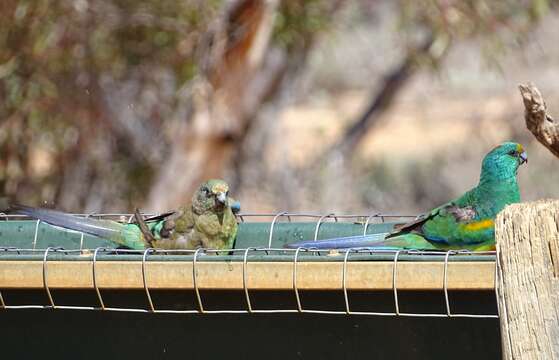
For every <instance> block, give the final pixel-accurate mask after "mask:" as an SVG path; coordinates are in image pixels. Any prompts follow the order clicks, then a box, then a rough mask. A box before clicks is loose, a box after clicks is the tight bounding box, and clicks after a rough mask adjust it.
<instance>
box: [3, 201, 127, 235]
mask: <svg viewBox="0 0 559 360" xmlns="http://www.w3.org/2000/svg"><path fill="white" fill-rule="evenodd" d="M10 210H11V211H12V212H15V213H17V214H22V215H27V216H29V217H32V218H34V219H38V220H41V221H43V222H46V223H48V224H51V225H54V226H59V227H61V228H64V229H70V230H74V231H80V232H83V233H86V234H90V235H94V236H98V237H101V238H105V239H116V238H119V237H120V235H121V233H122V229H123V225H121V224H118V223H116V222H114V221H110V220H100V219H88V218H84V217H80V216H74V215H70V214H66V213H63V212H61V211H56V210H50V209H42V208H34V207H30V206H25V205H12V206H11V207H10Z"/></svg>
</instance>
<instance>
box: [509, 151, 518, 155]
mask: <svg viewBox="0 0 559 360" xmlns="http://www.w3.org/2000/svg"><path fill="white" fill-rule="evenodd" d="M508 154H509V155H512V156H515V155H516V154H517V152H516V150H511V151H509V152H508Z"/></svg>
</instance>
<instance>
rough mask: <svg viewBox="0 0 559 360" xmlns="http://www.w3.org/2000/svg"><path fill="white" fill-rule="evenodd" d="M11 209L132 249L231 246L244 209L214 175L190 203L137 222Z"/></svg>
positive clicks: (32, 209)
mask: <svg viewBox="0 0 559 360" xmlns="http://www.w3.org/2000/svg"><path fill="white" fill-rule="evenodd" d="M11 210H12V211H14V212H16V213H19V214H24V215H27V216H30V217H32V218H35V219H39V220H41V221H44V222H46V223H49V224H51V225H55V226H59V227H62V228H65V229H70V230H75V231H80V232H84V233H87V234H91V235H95V236H98V237H102V238H105V239H108V240H111V241H113V242H115V243H116V244H118V245H120V246H124V247H127V248H131V249H145V248H148V247H154V248H164V249H196V248H202V247H203V248H212V249H230V248H232V247H233V243H234V241H235V236H236V235H237V221H236V219H235V215H234V213H235V212H238V211H239V210H240V205H239V203H238V202H236V201H235V200H233V199H232V198H230V197H229V185H228V184H227V183H226V182H225V181H223V180H219V179H211V180H208V181H206V182H205V183H203V184H202V185H201V186H200V187H199V188H198V190H197V191H196V192H195V193H194V195H193V196H192V203H191V204H190V205H186V206H183V207H181V208H179V209H178V210H176V211H173V212H168V213H165V214H161V215H158V216H154V217H151V218H147V219H143V218H141V216H136V220H137V223H129V224H124V223H120V222H117V221H112V220H102V219H91V218H84V217H79V216H73V215H70V214H66V213H63V212H59V211H55V210H48V209H40V208H32V207H28V206H23V205H12V206H11ZM138 214H139V213H138Z"/></svg>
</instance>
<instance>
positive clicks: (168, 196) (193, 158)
mask: <svg viewBox="0 0 559 360" xmlns="http://www.w3.org/2000/svg"><path fill="white" fill-rule="evenodd" d="M276 7H277V1H270V0H268V1H266V0H239V1H235V2H233V4H232V6H231V7H230V8H229V9H228V11H226V12H225V14H224V18H223V19H221V21H218V22H216V27H215V31H214V32H213V33H212V34H211V35H210V37H211V39H208V41H207V44H206V45H207V46H206V49H205V51H204V52H205V53H204V54H203V57H204V59H203V61H204V67H205V76H204V77H203V78H200V79H197V80H194V85H193V86H192V88H191V90H192V93H191V95H190V97H191V100H190V115H189V119H188V121H187V122H186V123H185V124H184V126H181V128H180V129H177V131H176V132H175V134H174V136H173V140H172V142H171V143H172V144H171V145H172V146H171V148H172V149H171V153H170V154H169V156H168V158H167V159H165V160H164V161H163V162H164V163H163V164H162V166H161V167H160V169H159V170H158V172H157V176H156V178H155V182H154V184H153V185H152V187H151V191H150V194H149V196H148V204H147V207H148V208H149V209H150V210H155V211H163V210H168V209H170V208H174V207H176V206H178V205H179V204H182V203H185V202H189V201H190V199H189V198H188V197H189V196H190V194H192V192H193V191H194V190H195V188H196V187H197V186H198V184H200V183H201V182H203V181H204V180H206V179H207V178H211V177H219V176H221V174H222V173H223V170H225V169H227V168H228V167H229V166H228V164H229V163H230V162H232V157H233V156H234V155H235V153H236V152H237V149H238V147H239V145H240V144H239V141H237V140H238V139H240V138H242V137H243V134H244V133H245V132H246V130H247V128H248V124H249V122H250V121H251V120H252V117H253V116H254V113H255V112H256V111H257V109H258V107H259V106H260V104H261V102H262V101H263V99H264V98H265V96H266V95H267V94H268V90H269V88H270V87H272V86H274V85H275V83H276V81H277V76H278V75H277V72H278V71H281V70H282V67H281V66H280V67H276V68H272V69H264V66H265V65H266V64H267V63H266V55H268V53H267V49H268V42H269V40H270V35H271V30H272V25H273V14H274V12H275V9H276ZM263 74H264V75H266V76H263Z"/></svg>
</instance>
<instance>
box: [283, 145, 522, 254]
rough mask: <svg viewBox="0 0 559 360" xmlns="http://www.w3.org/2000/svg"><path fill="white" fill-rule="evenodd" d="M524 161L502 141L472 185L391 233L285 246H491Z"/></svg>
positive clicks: (514, 148) (515, 194)
mask: <svg viewBox="0 0 559 360" xmlns="http://www.w3.org/2000/svg"><path fill="white" fill-rule="evenodd" d="M527 161H528V157H527V155H526V152H525V151H524V148H523V147H522V145H520V144H517V143H513V142H506V143H504V144H501V145H499V146H497V147H496V148H494V149H493V150H491V151H490V152H489V153H488V154H487V155H486V156H485V158H484V159H483V163H482V165H481V175H480V179H479V184H478V185H477V186H476V187H474V188H473V189H471V190H470V191H468V192H466V193H465V194H463V195H462V196H460V197H459V198H457V199H455V200H452V201H450V202H448V203H446V204H444V205H441V206H439V207H437V208H435V209H433V210H431V211H429V212H428V213H426V214H423V215H420V216H419V217H417V218H416V219H415V220H414V221H412V222H409V223H407V224H403V225H400V226H397V227H396V228H395V229H394V230H393V231H392V232H391V233H384V234H374V235H366V236H350V237H345V238H336V239H328V240H319V241H301V242H297V243H292V244H288V245H287V247H289V248H298V247H308V248H310V247H312V248H324V249H327V248H328V249H329V248H338V249H340V248H357V247H368V248H389V249H422V250H433V249H440V250H453V249H467V250H478V251H482V250H492V249H494V248H495V226H494V220H495V217H496V216H497V213H499V212H500V211H501V210H502V209H503V208H504V207H505V206H506V205H508V204H512V203H516V202H519V201H520V193H519V189H518V183H517V181H516V173H517V170H518V167H519V166H520V165H522V164H523V163H525V162H527Z"/></svg>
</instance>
